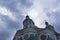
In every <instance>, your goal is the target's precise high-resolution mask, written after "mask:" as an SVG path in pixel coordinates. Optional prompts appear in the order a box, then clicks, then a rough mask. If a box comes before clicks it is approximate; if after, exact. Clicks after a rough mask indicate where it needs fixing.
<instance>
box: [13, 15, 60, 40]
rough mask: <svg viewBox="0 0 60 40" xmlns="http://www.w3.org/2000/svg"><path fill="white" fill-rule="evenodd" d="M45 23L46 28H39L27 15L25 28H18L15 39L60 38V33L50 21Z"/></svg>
mask: <svg viewBox="0 0 60 40" xmlns="http://www.w3.org/2000/svg"><path fill="white" fill-rule="evenodd" d="M45 25H46V27H45V28H38V27H37V26H35V24H34V22H33V20H32V19H30V18H29V16H28V15H27V16H26V18H25V20H24V21H23V29H21V30H17V32H16V34H15V36H14V38H13V40H60V34H58V33H57V32H56V31H55V30H54V27H53V26H52V25H50V24H49V23H48V22H45Z"/></svg>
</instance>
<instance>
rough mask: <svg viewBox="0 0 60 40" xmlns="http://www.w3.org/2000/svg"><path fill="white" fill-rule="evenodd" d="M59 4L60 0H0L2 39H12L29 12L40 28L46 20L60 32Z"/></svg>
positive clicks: (0, 36) (0, 38)
mask: <svg viewBox="0 0 60 40" xmlns="http://www.w3.org/2000/svg"><path fill="white" fill-rule="evenodd" d="M59 5H60V1H59V0H0V40H12V39H13V37H14V34H15V32H16V30H18V29H22V26H23V20H24V17H25V16H26V15H27V13H28V15H29V16H30V18H31V19H32V20H33V21H34V22H35V25H36V26H38V27H39V28H44V27H45V24H44V22H45V20H46V21H48V22H49V24H51V25H53V26H54V27H55V29H56V31H57V32H60V31H59V28H60V27H59V26H60V25H59V24H60V22H59V20H60V18H59V17H60V6H59Z"/></svg>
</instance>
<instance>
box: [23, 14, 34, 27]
mask: <svg viewBox="0 0 60 40" xmlns="http://www.w3.org/2000/svg"><path fill="white" fill-rule="evenodd" d="M23 25H24V27H23V28H33V26H34V22H33V20H32V19H30V18H29V16H28V15H27V16H26V18H25V20H24V21H23Z"/></svg>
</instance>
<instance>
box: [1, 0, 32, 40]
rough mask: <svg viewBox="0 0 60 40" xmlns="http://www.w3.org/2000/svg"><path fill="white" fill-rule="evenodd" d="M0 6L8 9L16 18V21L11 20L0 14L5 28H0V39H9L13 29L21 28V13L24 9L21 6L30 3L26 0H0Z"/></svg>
mask: <svg viewBox="0 0 60 40" xmlns="http://www.w3.org/2000/svg"><path fill="white" fill-rule="evenodd" d="M18 4H20V7H19V8H18V6H17V5H18ZM0 6H2V7H6V8H7V9H9V10H10V11H11V12H12V14H13V15H15V18H17V19H18V21H13V20H11V18H9V17H8V16H6V15H1V14H0V19H1V20H2V21H3V22H4V23H5V25H3V27H5V28H2V29H0V30H1V31H0V40H11V38H12V36H13V33H14V31H15V30H17V29H21V28H22V25H23V24H22V21H23V17H24V16H22V15H21V14H22V11H24V10H25V9H23V8H29V7H31V6H32V3H31V2H30V1H28V0H0ZM19 9H20V10H19Z"/></svg>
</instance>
